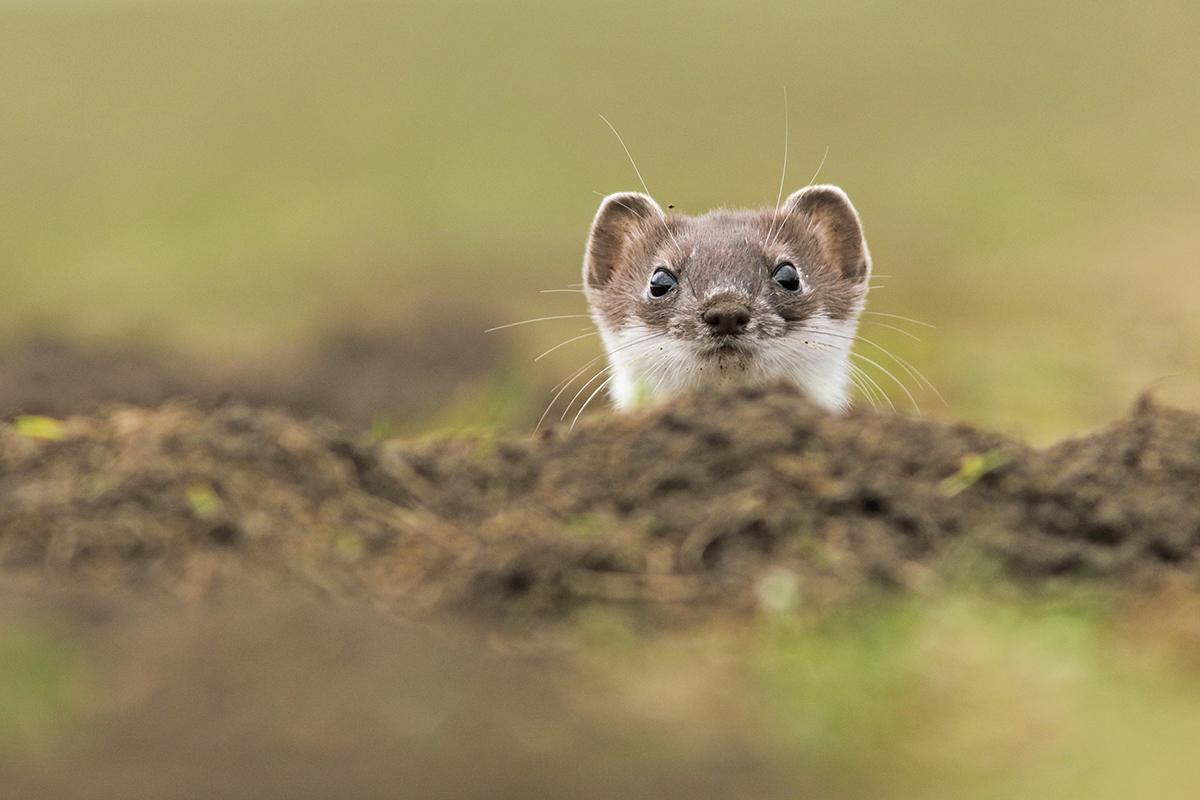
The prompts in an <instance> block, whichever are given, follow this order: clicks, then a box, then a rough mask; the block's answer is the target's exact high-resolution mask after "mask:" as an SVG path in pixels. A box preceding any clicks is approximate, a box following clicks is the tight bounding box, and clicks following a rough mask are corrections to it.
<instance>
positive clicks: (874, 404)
mask: <svg viewBox="0 0 1200 800" xmlns="http://www.w3.org/2000/svg"><path fill="white" fill-rule="evenodd" d="M849 367H850V378H851V380H853V381H854V385H855V386H857V387H858V390H859V391H860V392H862V393H863V396H864V397H866V398H867V402H868V403H870V404H871V408H879V393H878V392H876V391H875V389H873V388H871V385H870V384H869V383H867V381H866V375H865V374H864V373H863V371H862V369H861V368H860V367H859V366H858V365H856V364H850V365H849Z"/></svg>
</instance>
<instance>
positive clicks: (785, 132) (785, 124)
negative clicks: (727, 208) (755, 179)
mask: <svg viewBox="0 0 1200 800" xmlns="http://www.w3.org/2000/svg"><path fill="white" fill-rule="evenodd" d="M789 138H790V136H789V134H788V102H787V84H784V85H783V174H782V175H780V176H779V194H778V196H776V198H775V214H774V216H773V217H772V218H771V225H770V226H769V227H768V228H767V246H768V247H769V246H770V244H771V240H772V239H773V238H775V218H776V217H778V216H779V204H780V203H782V202H783V185H784V183H785V182H786V181H787V159H788V139H789Z"/></svg>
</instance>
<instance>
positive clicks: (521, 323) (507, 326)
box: [484, 314, 591, 333]
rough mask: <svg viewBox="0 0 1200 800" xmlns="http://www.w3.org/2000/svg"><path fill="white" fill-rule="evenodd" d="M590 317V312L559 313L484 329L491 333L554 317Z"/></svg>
mask: <svg viewBox="0 0 1200 800" xmlns="http://www.w3.org/2000/svg"><path fill="white" fill-rule="evenodd" d="M590 318H591V315H590V314H559V315H557V316H553V317H538V318H537V319H523V320H521V321H520V322H510V323H508V324H507V325H497V326H496V327H494V328H488V329H487V330H485V331H484V333H491V332H492V331H502V330H504V329H505V328H515V327H517V326H518V325H528V324H529V323H531V322H546V321H547V320H552V319H590Z"/></svg>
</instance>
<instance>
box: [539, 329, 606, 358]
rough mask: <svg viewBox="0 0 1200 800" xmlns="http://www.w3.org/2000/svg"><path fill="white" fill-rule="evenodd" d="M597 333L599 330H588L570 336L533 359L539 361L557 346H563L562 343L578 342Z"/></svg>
mask: <svg viewBox="0 0 1200 800" xmlns="http://www.w3.org/2000/svg"><path fill="white" fill-rule="evenodd" d="M599 335H600V331H588V332H587V333H581V334H579V335H578V336H572V337H571V338H570V339H567V340H566V341H565V342H559V343H558V344H556V345H554V347H551V348H550V349H549V350H547V351H546V352H544V353H542V354H541V355H540V356H538V357H537V358H535V359H534V361H541V360H542V359H543V358H545V357H546V356H548V355H550V354H551V353H553V352H554V351H555V350H557V349H558V348H560V347H563V346H564V345H568V344H570V343H571V342H578V341H579V340H580V339H586V338H587V337H589V336H599Z"/></svg>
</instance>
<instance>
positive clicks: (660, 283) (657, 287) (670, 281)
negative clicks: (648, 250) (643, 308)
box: [650, 269, 679, 297]
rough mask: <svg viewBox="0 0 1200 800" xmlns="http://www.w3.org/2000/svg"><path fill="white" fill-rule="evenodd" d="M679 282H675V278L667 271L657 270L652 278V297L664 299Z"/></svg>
mask: <svg viewBox="0 0 1200 800" xmlns="http://www.w3.org/2000/svg"><path fill="white" fill-rule="evenodd" d="M677 283H679V281H677V280H675V276H674V275H672V274H671V273H670V272H667V271H666V270H665V269H656V270H654V274H653V275H651V276H650V296H651V297H662V296H663V295H665V294H666V293H667V292H669V291H671V290H672V289H674V288H675V284H677Z"/></svg>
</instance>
